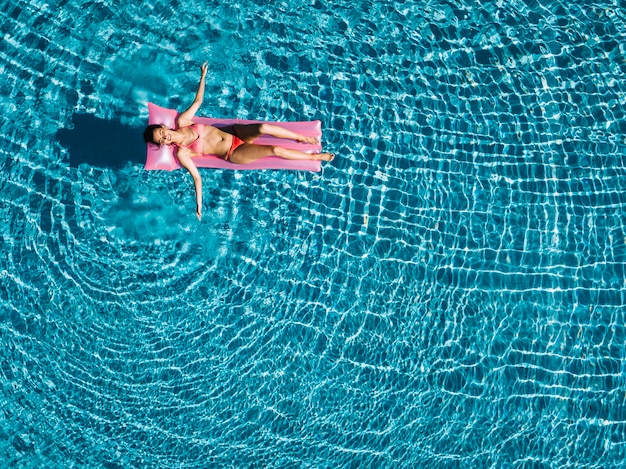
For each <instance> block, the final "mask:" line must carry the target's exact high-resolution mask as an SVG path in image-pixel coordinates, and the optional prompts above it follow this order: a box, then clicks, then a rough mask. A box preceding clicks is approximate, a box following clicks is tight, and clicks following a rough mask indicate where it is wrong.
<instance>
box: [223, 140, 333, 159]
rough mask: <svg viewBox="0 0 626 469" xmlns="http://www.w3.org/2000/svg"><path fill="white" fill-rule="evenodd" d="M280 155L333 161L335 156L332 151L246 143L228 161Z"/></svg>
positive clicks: (285, 157) (288, 157) (289, 157)
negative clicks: (292, 148) (307, 150)
mask: <svg viewBox="0 0 626 469" xmlns="http://www.w3.org/2000/svg"><path fill="white" fill-rule="evenodd" d="M272 155H275V156H279V157H281V158H284V159H286V160H324V161H332V159H333V158H334V157H335V155H334V154H332V153H304V152H303V151H298V150H291V149H288V148H282V147H278V146H269V145H255V144H254V143H244V144H243V145H241V146H240V147H239V148H237V149H236V150H235V151H234V152H233V154H232V155H230V158H229V160H228V161H230V162H232V163H236V164H246V163H252V162H253V161H256V160H258V159H259V158H264V157H266V156H272Z"/></svg>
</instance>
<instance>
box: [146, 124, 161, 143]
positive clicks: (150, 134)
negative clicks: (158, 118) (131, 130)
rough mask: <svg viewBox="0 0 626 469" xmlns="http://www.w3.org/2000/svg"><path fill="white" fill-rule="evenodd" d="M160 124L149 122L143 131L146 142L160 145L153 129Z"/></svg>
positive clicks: (158, 127)
mask: <svg viewBox="0 0 626 469" xmlns="http://www.w3.org/2000/svg"><path fill="white" fill-rule="evenodd" d="M161 127H162V126H161V125H160V124H150V125H149V126H148V127H146V129H145V130H144V131H143V140H144V142H146V143H154V144H155V145H161V144H160V143H159V141H158V140H157V137H156V136H155V135H154V132H155V130H157V129H160V128H161Z"/></svg>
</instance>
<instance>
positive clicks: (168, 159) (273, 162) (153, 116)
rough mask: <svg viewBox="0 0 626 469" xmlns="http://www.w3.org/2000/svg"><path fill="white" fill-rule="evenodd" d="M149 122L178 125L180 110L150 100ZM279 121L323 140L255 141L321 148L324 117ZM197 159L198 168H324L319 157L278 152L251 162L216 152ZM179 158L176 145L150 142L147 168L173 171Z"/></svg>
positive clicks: (219, 121) (208, 121) (216, 122)
mask: <svg viewBox="0 0 626 469" xmlns="http://www.w3.org/2000/svg"><path fill="white" fill-rule="evenodd" d="M148 113H149V120H148V123H149V124H164V125H166V126H167V127H169V128H174V127H175V125H176V124H175V120H176V116H177V112H176V111H175V110H173V109H166V108H163V107H160V106H157V105H156V104H152V103H148ZM193 120H194V121H195V122H198V123H201V124H207V125H213V126H215V127H224V126H227V125H232V124H252V123H259V122H261V121H249V120H242V119H213V118H210V117H194V119H193ZM270 123H271V124H275V125H279V126H281V127H284V128H286V129H289V130H291V131H293V132H297V133H299V134H302V135H307V136H315V137H318V138H319V139H320V143H319V144H315V145H313V144H310V143H301V142H296V141H294V140H285V139H280V138H274V137H268V136H261V137H259V138H258V139H256V140H255V141H254V143H258V144H259V145H278V146H281V147H284V148H293V149H297V150H300V151H304V152H307V153H318V152H320V150H321V148H322V145H321V137H322V125H321V122H320V121H307V122H270ZM193 162H194V163H195V164H196V166H197V167H198V168H219V169H292V170H293V169H295V170H303V171H320V168H321V162H320V161H316V160H285V159H283V158H279V157H277V156H268V157H266V158H261V159H260V160H257V161H254V162H253V163H249V164H234V163H230V162H228V161H225V160H223V159H222V158H219V157H217V156H215V155H203V156H197V157H195V158H194V159H193ZM181 167H182V166H181V165H180V164H179V163H178V160H177V159H176V157H175V156H174V147H173V146H167V145H161V146H160V147H159V146H157V145H153V144H150V143H149V144H147V158H146V165H145V169H164V170H167V171H173V170H174V169H178V168H181Z"/></svg>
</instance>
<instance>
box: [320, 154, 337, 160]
mask: <svg viewBox="0 0 626 469" xmlns="http://www.w3.org/2000/svg"><path fill="white" fill-rule="evenodd" d="M316 156H317V159H318V160H322V161H332V160H334V159H335V154H334V153H318V154H317V155H316Z"/></svg>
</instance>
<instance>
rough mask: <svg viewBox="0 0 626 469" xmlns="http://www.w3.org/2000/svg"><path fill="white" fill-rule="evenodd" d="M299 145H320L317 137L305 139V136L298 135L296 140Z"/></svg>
mask: <svg viewBox="0 0 626 469" xmlns="http://www.w3.org/2000/svg"><path fill="white" fill-rule="evenodd" d="M296 141H298V142H301V143H310V144H311V145H317V144H318V143H320V139H319V138H317V137H307V136H306V135H300V136H299V137H298V139H297V140H296Z"/></svg>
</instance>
